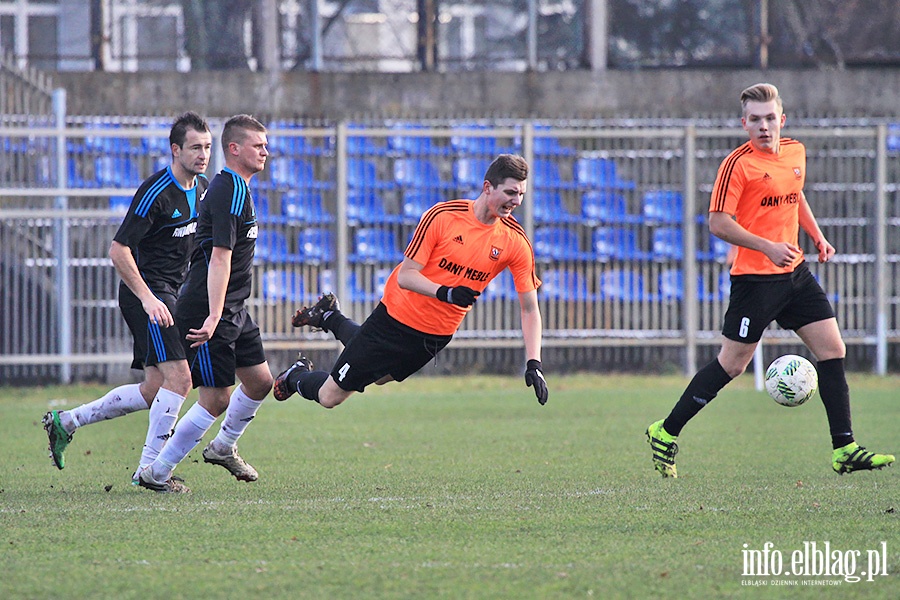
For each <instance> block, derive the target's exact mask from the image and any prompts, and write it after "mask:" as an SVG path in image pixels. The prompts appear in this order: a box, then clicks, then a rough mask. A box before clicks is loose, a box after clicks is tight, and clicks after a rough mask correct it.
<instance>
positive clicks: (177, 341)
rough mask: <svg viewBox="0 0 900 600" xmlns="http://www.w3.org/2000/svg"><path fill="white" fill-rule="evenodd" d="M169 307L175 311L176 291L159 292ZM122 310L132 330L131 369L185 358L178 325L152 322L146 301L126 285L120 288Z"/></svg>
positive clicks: (120, 306)
mask: <svg viewBox="0 0 900 600" xmlns="http://www.w3.org/2000/svg"><path fill="white" fill-rule="evenodd" d="M156 297H157V298H159V299H160V300H162V301H163V302H164V303H165V304H166V306H167V307H168V308H169V312H170V313H172V314H173V315H174V314H175V295H174V294H156ZM119 310H121V311H122V316H123V317H125V323H127V324H128V329H130V330H131V336H132V337H133V338H134V359H133V360H132V361H131V368H132V369H143V368H144V367H153V366H156V365H158V364H159V363H164V362H168V361H171V360H184V359H185V358H186V356H185V351H184V344H183V342H184V339H183V338H182V336H181V332H180V330H179V329H178V326H177V325H173V326H171V327H160V326H159V325H157V324H155V323H151V322H150V318H149V317H148V316H147V313H146V312H144V305H143V304H141V301H140V300H138V298H137V296H135V295H134V294H133V293H132V291H131V290H130V289H128V288H127V287H124V286H122V287H120V288H119Z"/></svg>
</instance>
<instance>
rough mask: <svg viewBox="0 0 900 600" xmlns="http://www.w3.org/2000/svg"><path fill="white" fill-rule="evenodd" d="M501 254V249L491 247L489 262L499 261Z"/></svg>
mask: <svg viewBox="0 0 900 600" xmlns="http://www.w3.org/2000/svg"><path fill="white" fill-rule="evenodd" d="M501 252H503V249H502V248H498V247H497V246H491V260H500V253H501Z"/></svg>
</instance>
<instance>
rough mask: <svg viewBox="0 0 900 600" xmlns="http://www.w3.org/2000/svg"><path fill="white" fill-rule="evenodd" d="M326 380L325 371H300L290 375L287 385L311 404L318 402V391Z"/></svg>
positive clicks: (326, 374)
mask: <svg viewBox="0 0 900 600" xmlns="http://www.w3.org/2000/svg"><path fill="white" fill-rule="evenodd" d="M327 379H328V372H327V371H302V372H300V373H296V374H294V373H291V374H290V376H289V377H288V384H289V385H290V386H292V387H294V388H295V389H296V390H297V393H298V394H300V395H301V396H303V397H304V398H306V399H307V400H312V401H313V402H318V401H319V389H320V388H321V387H322V386H323V385H324V384H325V381H326V380H327Z"/></svg>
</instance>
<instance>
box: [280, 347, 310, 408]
mask: <svg viewBox="0 0 900 600" xmlns="http://www.w3.org/2000/svg"><path fill="white" fill-rule="evenodd" d="M312 370H313V363H312V361H311V360H309V359H308V358H306V357H305V356H303V354H299V353H298V354H297V362H295V363H294V364H292V365H291V366H290V367H288V368H287V369H286V370H284V371H282V373H281V374H280V375H279V376H278V377H276V378H275V385H273V386H272V395H273V396H275V399H276V400H279V401H282V402H283V401H284V400H287V399H288V398H290V397H291V395H292V394H293V393H294V392H296V391H297V389H296V387H293V386H291V383H290V381H289V379H290V376H291V373H294V372H298V371H299V372H309V371H312Z"/></svg>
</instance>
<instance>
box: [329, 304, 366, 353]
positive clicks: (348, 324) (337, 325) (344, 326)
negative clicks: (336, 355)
mask: <svg viewBox="0 0 900 600" xmlns="http://www.w3.org/2000/svg"><path fill="white" fill-rule="evenodd" d="M322 325H323V327H322V329H324V330H325V331H330V332H331V333H333V334H334V337H336V338H337V339H338V341H340V342H341V343H342V344H343V345H344V346H346V345H347V344H349V343H350V340H352V339H353V338H354V337H355V336H356V332H357V331H359V327H360V325H359V323H357V322H356V321H352V320H350V319H349V318H347V317H346V316H344V315H343V313H341V312H338V311H334V312H333V313H331V314H330V315H328V318H327V319H325V320H324V321H322Z"/></svg>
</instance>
